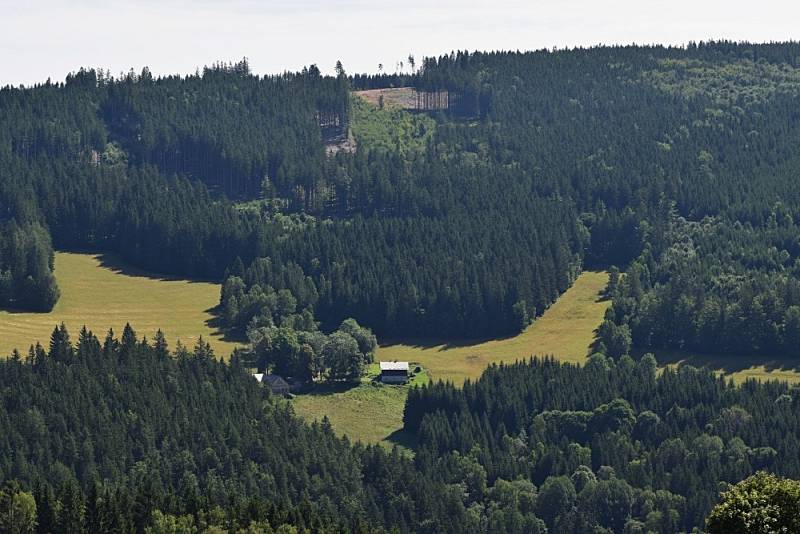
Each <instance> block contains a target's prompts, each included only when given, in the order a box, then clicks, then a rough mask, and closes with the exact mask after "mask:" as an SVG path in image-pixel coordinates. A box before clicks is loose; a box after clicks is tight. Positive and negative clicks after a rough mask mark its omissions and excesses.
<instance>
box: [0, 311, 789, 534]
mask: <svg viewBox="0 0 800 534" xmlns="http://www.w3.org/2000/svg"><path fill="white" fill-rule="evenodd" d="M0 386H1V387H0V392H2V394H1V396H0V430H2V432H0V480H3V481H4V485H3V487H2V489H1V490H0V528H2V529H3V530H4V531H11V532H41V533H48V532H52V533H55V532H70V533H71V532H96V533H105V532H109V533H110V532H115V533H116V532H153V533H155V532H197V531H200V532H209V533H210V532H243V533H244V532H266V533H269V532H296V530H292V528H296V529H299V531H302V532H390V531H391V532H429V533H442V532H453V533H459V532H491V533H495V532H496V533H501V532H511V533H513V532H518V533H523V532H524V533H532V532H542V533H544V532H576V533H577V532H657V533H665V534H668V533H669V534H672V533H675V532H689V531H691V530H692V529H694V528H696V527H702V526H703V525H704V518H705V517H706V516H707V515H708V514H709V513H710V511H711V509H712V506H713V505H714V503H715V502H716V501H717V499H718V492H719V490H720V488H724V487H726V485H727V484H732V483H735V482H738V481H740V480H742V479H743V478H745V477H747V476H748V475H750V474H752V473H753V472H754V471H756V470H770V471H774V472H776V473H779V474H782V475H785V476H791V477H795V478H797V477H800V463H798V457H797V454H796V452H797V450H798V439H799V438H800V427H799V426H798V425H800V419H798V417H797V413H798V407H800V406H799V405H800V390H798V388H796V387H794V388H790V387H789V386H788V385H787V384H785V383H778V382H772V383H768V384H761V383H758V382H754V381H749V382H747V383H746V384H744V385H743V386H734V385H733V384H732V383H726V382H725V381H724V379H722V378H718V377H716V376H715V375H714V374H713V372H711V371H708V370H698V369H695V368H692V367H688V366H686V367H682V368H681V369H680V370H678V371H677V372H676V371H671V370H666V371H664V372H663V373H662V374H660V375H659V374H657V373H656V364H655V359H654V358H653V357H652V356H646V357H644V358H642V359H641V360H640V361H638V362H635V361H634V360H632V359H631V358H630V357H628V356H625V357H623V358H620V359H619V360H618V361H615V360H612V359H608V358H606V357H604V356H602V355H595V356H593V357H592V358H591V359H590V360H589V362H588V364H587V365H585V366H582V367H578V366H574V365H571V364H559V363H557V362H554V361H552V360H539V359H532V360H529V361H525V362H519V363H516V364H514V365H508V366H506V365H501V366H493V367H491V368H489V369H488V370H487V371H486V372H485V373H484V375H483V377H482V378H481V379H480V380H478V381H477V382H475V383H470V382H467V383H466V384H465V386H464V388H463V389H457V388H455V387H453V386H452V385H450V384H442V383H439V384H437V385H431V386H426V387H424V388H422V389H414V390H412V391H411V394H410V396H409V399H408V402H407V405H406V410H405V425H406V430H407V431H409V432H411V433H413V434H414V435H415V436H416V438H417V439H418V446H417V449H416V455H415V457H414V458H413V459H411V458H409V457H407V455H404V454H401V453H400V452H399V450H398V449H397V448H395V449H394V450H393V451H392V452H388V451H386V450H384V449H383V448H381V447H380V446H366V447H365V446H362V445H360V444H356V445H351V444H350V443H349V442H348V441H347V440H346V439H342V438H337V437H336V436H335V435H334V433H333V431H332V430H331V428H330V425H329V424H328V423H327V421H323V422H322V423H321V424H313V425H310V426H309V425H307V424H305V423H303V422H302V421H301V420H300V419H298V418H297V417H295V416H294V415H293V413H292V410H291V408H290V407H289V405H288V404H287V403H286V402H285V401H283V400H282V399H277V398H275V397H272V396H270V395H269V393H267V391H268V390H267V389H266V388H261V387H259V386H258V384H257V383H256V382H255V381H254V380H253V379H252V377H251V376H250V372H249V370H248V369H247V368H246V367H243V365H242V362H241V361H240V360H239V358H238V356H236V355H234V357H233V358H232V360H231V361H230V363H223V362H222V361H219V360H216V359H215V357H214V354H213V352H212V351H211V349H210V347H209V346H208V345H207V344H205V343H203V342H202V340H201V341H200V342H199V343H198V345H197V346H196V347H195V348H194V350H191V351H190V350H188V349H187V348H185V347H182V346H178V347H176V348H175V350H174V351H172V352H171V351H170V349H169V347H167V345H166V341H165V339H164V336H163V335H162V334H161V333H160V332H159V333H158V334H157V335H156V337H155V339H154V340H152V341H148V340H146V339H140V338H138V337H137V335H136V333H135V332H134V331H133V330H132V329H131V328H130V327H129V326H128V327H126V328H125V330H124V331H123V332H122V335H121V336H120V337H119V338H117V337H116V336H115V335H114V334H113V332H109V333H108V335H106V336H105V338H104V339H102V340H100V339H98V338H97V337H96V336H95V335H93V334H92V333H91V332H89V331H86V330H85V329H84V330H82V331H81V332H80V333H79V335H78V339H77V342H76V343H73V342H72V340H71V338H70V335H69V333H68V332H67V329H66V328H65V327H64V326H63V325H62V326H60V327H57V328H55V329H54V331H53V334H52V336H51V339H50V344H49V347H48V348H47V349H45V348H43V347H41V346H40V345H38V344H37V346H35V347H32V348H31V349H30V352H29V353H28V354H27V355H26V356H25V357H23V356H21V355H20V354H19V353H16V352H15V353H14V354H13V355H12V357H11V358H9V359H7V360H3V361H0ZM745 504H746V503H745ZM732 506H739V505H738V504H736V501H734V505H726V507H725V508H724V509H721V510H719V511H718V512H717V513H716V515H715V519H714V521H715V522H716V523H718V522H719V521H722V520H724V521H729V522H732V521H736V520H737V519H736V518H737V517H739V516H738V515H737V514H738V512H737V511H736V509H732ZM752 506H753V507H754V508H757V507H758V506H759V505H758V504H756V503H754V504H753V505H752ZM745 512H746V510H745ZM745 512H743V513H745ZM767 512H770V513H774V507H773V508H770V507H767ZM759 513H761V512H759ZM723 514H724V515H723ZM745 515H746V514H745ZM784 515H786V514H784ZM723 517H724V518H726V519H722V518H723ZM749 517H751V518H752V513H751V514H750V516H749ZM730 524H733V523H730ZM765 532H766V531H765Z"/></svg>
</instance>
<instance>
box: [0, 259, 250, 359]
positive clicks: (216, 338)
mask: <svg viewBox="0 0 800 534" xmlns="http://www.w3.org/2000/svg"><path fill="white" fill-rule="evenodd" d="M55 275H56V279H57V280H58V285H59V287H60V289H61V298H60V299H59V301H58V303H57V304H56V306H55V308H54V309H53V311H52V312H50V313H16V312H9V311H7V310H0V355H3V356H6V355H8V354H10V353H11V351H12V349H14V348H15V347H16V348H18V349H19V350H20V351H22V352H26V351H27V350H28V347H29V346H30V345H31V344H32V343H35V342H36V341H39V342H41V343H42V345H45V346H47V343H48V342H49V339H50V333H51V332H52V330H53V327H54V326H55V325H56V324H59V323H61V322H62V321H63V322H64V323H65V324H66V325H67V328H68V329H69V331H70V334H71V335H72V338H73V341H75V340H77V336H78V332H79V330H80V329H81V327H82V326H83V325H84V324H85V325H86V326H87V328H89V329H91V330H92V331H94V333H95V334H97V335H98V337H100V338H101V339H102V337H103V336H105V333H106V332H107V331H108V329H109V328H113V329H114V332H115V333H116V334H117V335H120V334H121V333H122V328H123V327H124V326H125V323H126V322H129V323H130V324H131V326H132V327H133V328H134V330H136V332H137V334H138V335H139V336H140V337H141V336H147V337H148V338H149V339H152V338H153V335H154V334H155V332H156V330H157V329H159V328H160V329H161V330H162V331H163V332H164V333H165V334H166V336H167V339H168V341H169V343H170V347H171V348H172V349H174V348H175V343H176V342H177V341H178V340H180V341H181V343H183V344H184V345H186V346H188V347H190V348H191V347H194V344H195V343H196V342H197V340H198V338H199V337H200V336H201V335H202V336H203V339H205V340H208V342H209V343H211V346H212V347H213V348H214V351H215V353H216V354H217V355H218V356H225V357H226V358H227V357H228V356H229V355H230V353H231V351H232V350H233V348H234V347H235V346H236V345H235V344H234V343H231V342H228V341H224V340H223V339H222V338H221V335H220V333H219V332H217V331H216V329H214V328H213V327H211V326H210V325H209V321H212V320H213V316H212V314H211V313H210V310H211V309H212V308H213V307H214V306H216V305H217V304H218V303H219V285H218V284H213V283H208V282H194V281H187V280H180V279H169V278H159V277H155V276H152V275H148V274H147V273H144V272H142V271H139V270H136V269H133V268H131V267H129V266H127V265H124V264H122V263H120V262H118V261H116V260H115V259H114V258H109V257H108V256H98V255H91V254H74V253H66V252H59V253H57V254H56V265H55Z"/></svg>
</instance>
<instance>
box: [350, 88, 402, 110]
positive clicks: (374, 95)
mask: <svg viewBox="0 0 800 534" xmlns="http://www.w3.org/2000/svg"><path fill="white" fill-rule="evenodd" d="M353 94H354V95H356V96H358V97H359V98H362V99H364V100H366V101H367V102H369V103H370V104H372V105H373V106H376V107H377V106H378V104H380V99H381V97H383V105H384V106H385V107H396V108H400V109H416V107H417V92H416V91H415V90H414V88H413V87H387V88H384V89H366V90H364V91H354V92H353Z"/></svg>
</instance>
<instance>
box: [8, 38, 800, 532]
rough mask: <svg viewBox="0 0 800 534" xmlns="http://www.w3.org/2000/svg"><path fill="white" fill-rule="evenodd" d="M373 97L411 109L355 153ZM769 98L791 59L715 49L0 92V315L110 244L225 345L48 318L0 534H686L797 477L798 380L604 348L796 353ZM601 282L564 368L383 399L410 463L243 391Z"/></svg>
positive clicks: (29, 383)
mask: <svg viewBox="0 0 800 534" xmlns="http://www.w3.org/2000/svg"><path fill="white" fill-rule="evenodd" d="M397 86H406V87H412V88H413V89H414V90H417V91H419V94H420V95H424V97H421V98H422V100H423V102H424V103H427V104H430V105H427V104H425V105H423V106H421V107H422V108H425V109H427V110H428V111H424V110H421V109H418V110H409V111H402V112H400V111H397V112H395V113H398V114H401V115H402V114H408V113H417V114H424V115H418V117H425V120H418V121H415V120H412V119H411V118H408V117H405V116H404V115H403V116H402V117H400V118H398V119H397V120H403V121H405V122H404V124H406V125H411V127H410V128H408V130H407V131H406V130H404V133H403V134H402V135H400V134H397V135H395V136H389V137H388V139H389V142H387V141H386V139H383V140H381V141H380V142H377V141H375V139H377V138H376V137H370V130H369V128H366V127H363V126H364V125H361V126H362V128H359V127H358V126H359V125H358V124H353V121H357V120H359V115H358V113H357V112H358V110H359V109H362V108H359V107H358V106H362V105H363V104H362V103H357V104H356V105H355V106H354V104H353V100H352V99H353V98H357V97H355V96H353V94H352V90H353V89H380V88H388V87H397ZM799 101H800V44H797V43H774V44H765V45H754V44H749V43H731V42H709V43H690V44H689V45H688V46H686V47H680V48H674V47H661V46H650V47H639V46H625V47H597V48H591V49H574V50H561V51H547V50H542V51H536V52H525V53H520V52H516V53H510V52H497V53H480V52H476V53H466V52H454V53H451V54H448V55H444V56H441V57H438V58H425V59H424V60H421V61H420V69H419V70H417V71H416V72H414V73H412V74H403V75H387V74H380V75H375V76H373V75H348V74H347V73H346V72H345V70H344V68H343V67H342V66H341V64H339V65H337V69H336V74H335V75H334V76H324V75H322V74H321V73H320V70H319V69H318V68H317V67H316V66H311V67H308V68H306V69H304V70H303V71H301V72H297V73H284V74H282V75H275V76H257V75H254V74H252V73H251V72H250V69H249V66H248V64H247V61H246V60H244V61H241V62H238V63H233V64H216V65H213V66H211V67H206V68H204V69H203V70H202V71H198V72H196V73H195V74H193V75H189V76H167V77H154V76H153V75H151V73H150V72H149V71H148V70H147V69H144V70H143V71H141V72H138V73H137V72H130V73H127V74H122V75H119V76H111V75H110V74H109V73H108V72H105V71H103V70H94V69H82V70H79V71H77V72H75V73H73V74H71V75H70V76H68V77H67V79H66V80H65V81H64V82H56V83H54V82H51V81H49V80H48V81H47V82H46V83H43V84H39V85H36V86H34V87H29V88H22V87H19V88H17V87H5V88H3V89H0V306H2V307H3V308H10V309H26V310H36V311H46V310H49V309H51V308H52V307H53V306H54V305H55V303H56V302H57V301H58V297H59V290H58V287H57V284H56V280H55V278H54V276H53V272H52V271H53V250H54V249H62V250H91V251H102V252H114V253H117V254H119V255H120V257H122V258H123V259H125V260H126V261H128V262H130V263H132V264H134V265H136V266H138V267H142V268H144V269H148V270H151V271H153V272H157V273H163V274H173V275H179V276H185V277H194V278H205V279H212V280H217V281H219V282H221V284H222V286H221V287H222V289H221V295H220V306H219V308H218V314H219V318H220V321H221V322H222V323H223V324H224V325H225V328H227V329H228V330H229V331H230V332H231V333H232V334H238V335H243V336H245V335H246V336H247V339H248V341H249V345H248V347H247V349H245V350H243V351H241V352H239V353H237V354H236V355H234V356H233V357H232V359H231V360H230V363H229V364H224V363H221V362H220V361H218V360H217V359H216V358H215V356H214V355H213V354H211V351H210V349H209V347H208V346H206V345H205V344H202V343H201V344H199V345H198V346H197V347H195V348H194V349H193V350H187V349H186V348H185V347H175V348H174V350H169V348H168V347H166V345H165V342H164V339H163V337H162V336H158V337H157V338H156V339H154V340H152V341H148V340H144V339H139V338H137V336H136V335H135V333H134V332H133V331H132V329H130V328H128V329H126V330H125V332H123V333H122V336H121V337H120V338H119V339H116V338H115V337H114V336H113V334H109V335H108V336H107V337H106V338H104V339H102V340H101V339H97V338H95V336H94V335H92V334H91V333H90V332H86V331H83V332H81V333H80V335H79V336H78V339H77V341H76V342H75V343H72V342H71V341H70V338H69V334H68V333H67V331H66V328H64V327H63V326H62V327H59V328H56V330H55V331H54V332H53V336H52V340H51V344H50V346H49V348H48V349H44V348H42V347H38V346H34V347H32V348H31V351H30V352H29V353H28V354H27V355H20V354H14V355H13V356H12V357H11V358H10V359H8V360H7V361H3V362H0V384H1V385H2V387H0V395H2V402H0V480H2V481H3V483H4V486H3V488H2V491H0V530H2V529H7V530H8V529H11V527H9V526H8V525H9V523H8V521H21V519H20V518H27V519H28V520H29V522H28V523H25V525H26V526H25V527H24V528H22V527H20V528H19V529H18V530H16V531H19V532H31V531H32V529H35V531H37V532H42V533H46V532H120V531H122V532H176V531H187V532H192V531H201V532H215V531H220V530H222V531H228V532H238V531H241V532H271V531H279V532H292V531H293V530H292V529H293V528H297V529H299V531H330V532H340V531H347V532H351V531H362V532H368V531H377V532H384V531H385V532H390V531H399V532H548V531H549V532H587V531H590V532H591V531H593V532H630V533H633V532H664V533H667V532H690V531H692V529H702V528H704V524H705V518H706V517H707V516H708V515H709V514H710V513H711V510H712V507H713V506H714V504H715V503H716V502H717V501H718V499H719V494H720V491H721V490H724V489H726V488H728V487H729V485H730V484H735V483H737V482H739V481H741V480H742V479H744V478H745V477H747V476H749V475H751V474H753V473H755V472H756V471H758V470H766V471H771V472H774V473H777V474H779V475H783V476H787V477H792V478H800V465H798V454H797V453H798V440H800V428H798V418H797V415H796V414H797V412H798V410H797V408H798V402H800V400H798V399H800V397H798V391H797V388H795V387H790V386H789V385H787V384H779V383H769V384H759V383H755V382H747V383H745V384H742V385H740V386H734V385H732V384H729V383H726V382H725V381H724V380H723V379H721V378H718V377H716V376H715V375H714V374H713V373H712V372H711V371H705V370H697V369H694V368H691V367H688V366H684V367H681V368H679V369H665V370H663V372H660V373H658V372H657V371H656V362H655V360H654V359H653V358H652V357H651V356H643V357H638V358H637V359H633V358H632V357H631V356H632V355H634V356H635V355H639V354H643V353H647V352H648V351H650V350H655V349H673V350H678V351H682V350H693V351H700V352H703V353H713V354H716V355H717V356H719V357H720V358H721V359H723V360H724V359H725V358H726V357H728V356H733V355H736V354H748V355H769V356H781V357H785V358H788V361H792V358H796V357H797V356H800V353H798V350H800V349H798V347H800V284H799V283H798V279H799V278H798V277H799V276H800V241H799V240H798V237H797V235H798V233H797V230H798V224H800V189H798V187H797V184H796V179H797V176H798V172H799V171H800V158H799V157H798V154H800V108H799V107H798V102H799ZM361 117H362V120H363V116H361ZM352 132H360V133H359V135H360V137H358V136H356V137H355V148H353V149H347V150H345V149H339V148H338V147H337V145H336V143H337V142H338V141H337V140H340V139H342V138H348V137H349V136H350V135H351V133H352ZM600 267H602V268H608V269H609V270H610V272H611V276H610V280H609V287H608V291H607V294H608V298H610V299H611V301H612V306H611V308H610V309H609V311H608V313H607V315H606V317H605V320H604V322H603V324H602V325H601V326H600V328H599V331H598V341H597V345H596V348H595V350H596V354H595V355H593V356H592V357H591V358H590V359H589V361H588V362H587V364H586V365H585V366H583V367H575V366H569V365H561V364H558V363H556V362H553V361H551V360H541V359H535V360H530V361H526V362H519V363H516V364H513V365H512V364H509V365H505V366H499V367H492V368H490V369H488V370H487V371H486V372H485V374H484V375H483V377H482V378H481V379H480V380H478V381H477V382H475V383H467V384H466V385H465V386H464V387H463V388H462V389H458V388H455V387H454V386H452V385H449V384H441V383H440V384H434V385H431V386H428V387H426V388H423V389H418V390H412V391H411V393H410V394H409V398H408V402H407V405H406V411H405V430H406V432H407V433H408V434H409V435H412V436H414V438H415V440H416V446H415V447H414V451H413V455H406V454H403V453H401V451H399V450H394V451H392V452H387V451H385V450H383V449H381V448H379V447H365V446H362V445H353V444H351V443H348V442H347V441H346V440H343V439H339V438H337V437H335V435H334V434H333V432H332V430H331V429H330V427H329V425H328V424H326V423H322V424H317V425H313V426H308V425H304V424H302V423H301V422H300V421H299V420H298V419H297V418H296V417H295V416H294V415H293V413H292V410H291V408H290V407H289V406H288V405H287V403H286V402H285V401H283V400H281V399H276V398H272V397H270V396H269V395H268V394H267V393H266V392H265V389H263V388H259V387H258V386H257V384H256V383H255V381H254V380H253V379H252V377H250V376H249V371H248V370H249V368H250V367H258V368H260V369H264V370H273V371H276V370H277V371H280V372H282V373H284V374H287V375H288V374H291V375H293V376H295V377H298V378H302V379H305V380H309V379H312V378H315V377H319V376H321V375H323V374H324V375H326V376H328V377H329V378H332V379H334V380H340V379H341V380H347V379H353V378H357V377H358V376H359V374H360V373H361V371H362V370H363V367H364V365H366V364H367V363H368V362H370V361H371V360H372V358H373V356H374V351H375V346H376V340H375V337H374V335H373V332H374V333H375V334H377V335H378V336H381V337H411V338H425V337H445V338H448V339H454V338H475V337H489V336H494V337H497V336H504V335H511V334H515V333H518V332H519V331H521V330H522V329H524V328H525V327H526V326H527V325H528V324H530V323H531V321H534V320H535V319H536V317H537V316H539V315H540V314H541V313H542V312H543V311H544V310H545V309H546V308H547V307H548V306H549V305H550V304H552V303H553V302H554V300H555V299H556V298H557V297H558V295H559V294H561V293H562V292H563V291H565V290H566V289H567V288H568V287H570V285H571V284H572V282H573V280H574V279H575V277H576V275H577V274H578V273H580V272H581V270H583V269H587V268H600ZM0 335H2V332H0ZM32 341H33V340H32ZM217 356H219V355H217ZM756 480H760V479H756ZM12 511H13V513H12ZM720 514H722V512H720ZM719 517H721V518H722V519H720V521H722V520H725V521H727V520H728V519H727V516H724V517H723V515H719ZM16 525H18V524H17V523H14V528H16ZM193 529H194V530H193Z"/></svg>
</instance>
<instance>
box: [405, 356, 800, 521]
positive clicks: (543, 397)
mask: <svg viewBox="0 0 800 534" xmlns="http://www.w3.org/2000/svg"><path fill="white" fill-rule="evenodd" d="M798 402H800V396H798V390H797V388H789V386H787V385H786V384H779V383H777V382H773V383H768V384H761V383H757V382H754V381H750V382H747V383H745V384H744V385H743V386H740V387H737V386H734V385H733V384H732V383H726V382H725V380H724V379H722V378H718V377H716V376H715V375H714V374H713V373H712V372H710V371H705V370H702V371H701V370H698V369H695V368H693V367H688V366H687V367H682V368H680V369H679V370H678V371H672V370H669V369H667V370H665V371H664V372H663V373H662V374H660V375H657V374H656V362H655V359H654V358H653V357H652V355H647V356H645V357H643V358H642V359H641V360H640V361H638V362H634V361H633V360H632V359H631V358H630V357H627V356H626V357H623V358H622V359H620V360H619V361H617V362H614V361H613V360H610V359H607V358H605V357H604V356H602V355H594V356H592V357H591V358H590V360H589V362H588V363H587V364H586V365H585V366H582V367H578V366H573V365H569V364H559V363H557V362H554V361H552V360H538V359H534V360H531V361H528V362H520V363H517V364H514V365H501V366H493V367H490V368H489V369H488V370H487V371H486V372H485V373H484V375H483V376H482V377H481V378H480V379H479V380H478V381H476V382H474V383H469V382H468V383H466V384H465V385H464V387H463V388H462V389H457V388H455V387H454V386H452V385H450V384H442V383H439V384H437V385H432V386H428V387H424V388H422V389H418V390H412V391H411V392H410V394H409V398H408V401H407V404H406V411H405V428H406V430H409V431H412V432H414V433H415V435H416V436H417V438H418V440H419V444H418V448H417V453H416V464H417V466H419V467H421V468H422V469H423V470H424V471H426V472H430V471H432V470H436V469H441V470H444V472H445V473H447V474H445V475H444V476H445V479H446V480H448V479H449V480H451V481H457V480H460V481H462V483H463V484H464V487H465V493H466V494H467V495H468V497H467V502H468V503H475V504H476V505H478V504H479V503H480V502H481V498H482V496H483V495H487V494H491V490H489V489H488V487H487V484H489V485H491V484H492V483H493V484H494V487H495V488H497V487H498V486H499V484H500V482H501V481H516V483H517V484H521V482H520V481H525V483H527V484H532V485H535V487H537V488H538V495H537V497H536V506H537V508H536V514H537V515H538V516H539V517H540V518H541V519H542V520H544V522H545V523H546V525H547V527H548V528H549V529H551V531H552V532H597V531H598V530H596V529H598V528H601V529H608V530H600V531H601V532H623V531H624V532H663V533H671V532H688V531H691V530H692V528H694V527H702V526H703V523H704V518H705V517H706V516H707V515H708V513H709V512H710V510H711V507H712V505H713V504H714V503H715V502H716V500H717V495H718V492H719V491H720V488H722V487H725V484H726V483H735V482H738V481H740V480H742V479H743V478H744V477H746V476H748V475H750V474H752V473H754V472H755V471H756V470H760V469H767V470H770V471H774V472H776V473H780V474H783V475H788V476H791V477H794V478H797V477H798V476H800V463H798V456H797V450H798V446H800V443H798V439H800V426H798V422H799V421H798V418H797V408H798ZM505 484H512V483H511V482H505ZM531 487H533V486H531ZM505 520H506V521H508V523H506V524H507V525H509V530H513V527H511V526H510V525H513V524H514V523H512V522H511V521H513V520H512V518H511V517H506V518H505Z"/></svg>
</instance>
